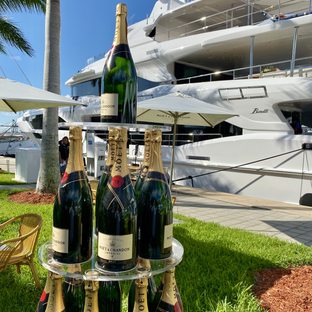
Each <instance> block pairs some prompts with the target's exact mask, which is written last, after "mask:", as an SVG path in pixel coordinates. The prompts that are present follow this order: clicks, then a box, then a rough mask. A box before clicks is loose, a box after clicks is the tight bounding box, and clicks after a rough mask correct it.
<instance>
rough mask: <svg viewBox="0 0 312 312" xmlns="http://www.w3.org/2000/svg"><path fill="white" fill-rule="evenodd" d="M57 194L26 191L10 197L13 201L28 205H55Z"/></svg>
mask: <svg viewBox="0 0 312 312" xmlns="http://www.w3.org/2000/svg"><path fill="white" fill-rule="evenodd" d="M54 197H55V194H39V193H35V191H33V190H31V191H24V192H18V193H14V194H12V195H10V196H9V199H10V200H11V201H14V202H17V203H28V204H53V203H54Z"/></svg>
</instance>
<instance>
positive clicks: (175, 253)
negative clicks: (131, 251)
mask: <svg viewBox="0 0 312 312" xmlns="http://www.w3.org/2000/svg"><path fill="white" fill-rule="evenodd" d="M52 253H53V252H52V244H51V243H50V242H49V243H45V244H44V245H42V246H41V247H40V248H39V261H40V263H41V265H42V266H43V267H44V268H46V269H47V270H49V271H50V272H53V273H56V274H59V275H61V276H64V277H69V278H73V279H82V280H86V279H90V278H89V277H88V278H87V277H86V272H88V271H90V270H95V271H97V272H98V273H99V274H98V276H97V277H96V278H95V279H96V280H99V281H124V280H134V279H138V278H143V277H149V276H152V275H157V274H161V273H163V272H165V271H168V270H169V269H171V268H173V267H175V266H177V265H178V264H179V263H180V262H181V261H182V257H183V253H184V249H183V246H182V245H181V244H180V242H179V241H177V240H176V239H173V241H172V253H171V256H170V257H169V258H166V259H162V260H149V261H150V264H151V269H150V270H144V269H141V268H138V267H136V268H134V269H132V270H129V271H124V272H111V271H103V270H101V269H100V268H98V267H97V264H96V258H95V257H92V258H91V259H90V260H89V261H87V262H84V263H80V266H81V273H70V272H71V271H72V270H70V268H71V267H72V266H74V265H76V264H63V263H60V262H57V261H56V260H54V259H53V256H52ZM68 271H70V272H68Z"/></svg>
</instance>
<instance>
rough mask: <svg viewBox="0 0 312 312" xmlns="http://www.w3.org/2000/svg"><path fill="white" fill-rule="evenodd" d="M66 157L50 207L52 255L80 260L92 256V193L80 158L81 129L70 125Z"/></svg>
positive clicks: (66, 259)
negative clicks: (67, 154) (52, 204)
mask: <svg viewBox="0 0 312 312" xmlns="http://www.w3.org/2000/svg"><path fill="white" fill-rule="evenodd" d="M69 138H70V147H69V159H68V164H67V167H66V170H65V173H64V175H63V177H62V180H61V183H60V186H59V189H58V194H57V195H56V197H55V201H54V207H53V229H52V249H53V258H54V259H55V260H57V261H59V262H63V263H80V262H84V261H87V260H89V259H90V258H91V256H92V230H93V228H92V227H93V224H92V223H93V205H92V195H91V190H90V186H89V182H88V178H87V175H86V173H85V171H84V165H83V159H82V130H81V128H79V127H73V128H70V131H69Z"/></svg>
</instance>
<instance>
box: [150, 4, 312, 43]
mask: <svg viewBox="0 0 312 312" xmlns="http://www.w3.org/2000/svg"><path fill="white" fill-rule="evenodd" d="M297 2H298V1H294V0H286V1H282V0H276V1H272V5H265V6H264V5H261V0H260V1H252V2H251V1H250V0H248V1H246V4H242V5H238V6H235V7H233V8H228V9H226V10H224V11H221V12H217V13H212V14H208V15H204V12H203V16H202V17H201V18H198V19H195V20H193V21H190V22H188V23H184V24H182V25H179V26H176V27H173V28H170V29H168V30H167V36H168V39H172V38H176V37H184V36H188V35H193V34H195V33H201V32H207V31H212V30H213V31H215V30H222V29H226V28H232V27H238V26H245V25H255V24H258V23H260V22H263V21H264V20H266V19H269V18H271V19H272V20H273V21H278V20H280V19H285V18H291V17H295V16H296V14H300V13H301V14H304V13H305V14H308V13H310V12H311V2H312V0H309V1H308V2H303V4H301V5H299V6H296V4H298V3H297ZM198 24H200V26H198ZM156 37H157V35H156ZM156 40H157V39H156Z"/></svg>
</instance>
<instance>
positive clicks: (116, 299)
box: [99, 281, 121, 312]
mask: <svg viewBox="0 0 312 312" xmlns="http://www.w3.org/2000/svg"><path fill="white" fill-rule="evenodd" d="M99 311H100V312H121V287H120V283H119V282H118V281H106V282H100V288H99Z"/></svg>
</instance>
